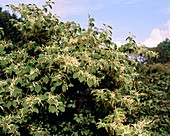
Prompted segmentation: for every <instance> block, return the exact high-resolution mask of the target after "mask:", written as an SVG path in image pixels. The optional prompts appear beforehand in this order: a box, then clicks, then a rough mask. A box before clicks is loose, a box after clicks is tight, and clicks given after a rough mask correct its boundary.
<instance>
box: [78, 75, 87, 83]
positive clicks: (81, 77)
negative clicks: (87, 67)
mask: <svg viewBox="0 0 170 136" xmlns="http://www.w3.org/2000/svg"><path fill="white" fill-rule="evenodd" d="M85 80H86V77H85V76H84V75H81V76H80V77H79V81H80V83H82V82H83V81H85Z"/></svg>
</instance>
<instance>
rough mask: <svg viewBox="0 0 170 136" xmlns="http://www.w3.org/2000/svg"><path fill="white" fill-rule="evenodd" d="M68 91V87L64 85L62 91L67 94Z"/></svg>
mask: <svg viewBox="0 0 170 136" xmlns="http://www.w3.org/2000/svg"><path fill="white" fill-rule="evenodd" d="M66 90H67V86H66V85H65V84H64V85H63V86H62V91H63V92H65V91H66Z"/></svg>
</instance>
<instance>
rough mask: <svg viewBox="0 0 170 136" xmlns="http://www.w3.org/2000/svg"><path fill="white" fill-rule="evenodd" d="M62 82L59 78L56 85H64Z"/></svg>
mask: <svg viewBox="0 0 170 136" xmlns="http://www.w3.org/2000/svg"><path fill="white" fill-rule="evenodd" d="M62 83H63V82H62V81H59V80H58V81H57V82H56V83H55V86H60V85H62Z"/></svg>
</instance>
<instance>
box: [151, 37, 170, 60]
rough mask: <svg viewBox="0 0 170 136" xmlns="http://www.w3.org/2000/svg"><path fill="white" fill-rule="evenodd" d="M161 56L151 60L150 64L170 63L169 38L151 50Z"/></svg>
mask: <svg viewBox="0 0 170 136" xmlns="http://www.w3.org/2000/svg"><path fill="white" fill-rule="evenodd" d="M150 50H152V51H155V52H157V53H158V54H159V57H158V58H154V59H149V63H153V62H156V63H170V40H169V39H168V38H167V39H165V40H164V41H163V42H161V43H159V44H158V46H157V47H155V48H150Z"/></svg>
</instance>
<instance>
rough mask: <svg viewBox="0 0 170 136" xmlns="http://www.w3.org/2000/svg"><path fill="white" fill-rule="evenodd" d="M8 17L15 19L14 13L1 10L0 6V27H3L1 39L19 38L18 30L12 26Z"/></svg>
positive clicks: (16, 39)
mask: <svg viewBox="0 0 170 136" xmlns="http://www.w3.org/2000/svg"><path fill="white" fill-rule="evenodd" d="M10 19H17V20H20V21H21V19H19V18H17V16H16V15H15V14H12V15H11V14H10V13H9V12H8V11H3V10H2V8H1V7H0V27H2V28H3V31H4V35H1V36H2V37H1V39H2V38H5V39H6V40H12V41H13V42H15V41H19V40H20V32H19V31H18V30H17V29H16V28H15V27H14V26H13V24H12V22H11V21H10Z"/></svg>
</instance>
